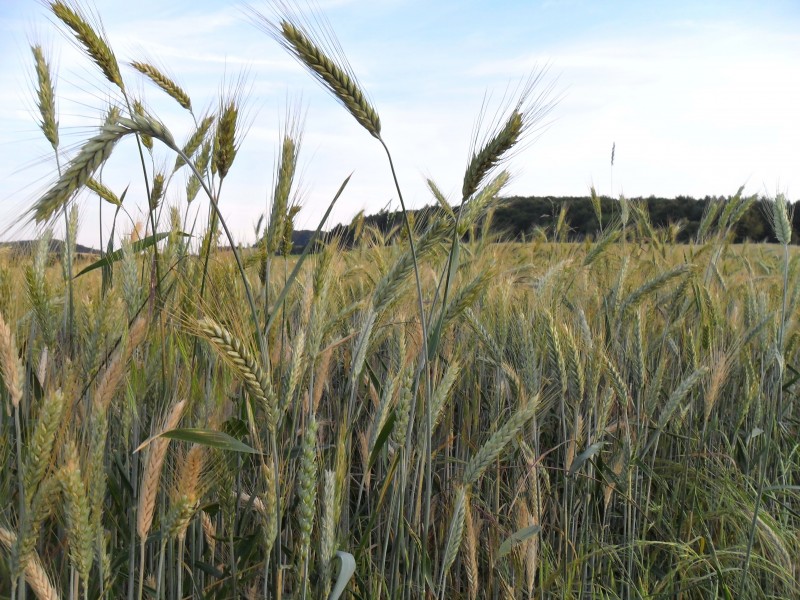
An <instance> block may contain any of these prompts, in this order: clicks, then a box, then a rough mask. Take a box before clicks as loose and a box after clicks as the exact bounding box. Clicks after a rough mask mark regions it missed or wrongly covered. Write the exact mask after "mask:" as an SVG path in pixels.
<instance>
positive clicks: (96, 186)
mask: <svg viewBox="0 0 800 600" xmlns="http://www.w3.org/2000/svg"><path fill="white" fill-rule="evenodd" d="M86 187H87V188H89V189H90V190H92V191H93V192H94V193H95V194H97V195H98V196H100V197H101V198H102V199H103V200H105V201H106V202H108V203H109V204H113V205H114V206H122V200H120V199H119V198H118V197H117V195H116V194H115V193H114V192H112V191H111V190H110V189H109V188H107V187H106V186H105V185H103V184H102V183H100V182H99V181H97V180H96V179H93V178H91V177H90V178H89V179H88V180H87V182H86Z"/></svg>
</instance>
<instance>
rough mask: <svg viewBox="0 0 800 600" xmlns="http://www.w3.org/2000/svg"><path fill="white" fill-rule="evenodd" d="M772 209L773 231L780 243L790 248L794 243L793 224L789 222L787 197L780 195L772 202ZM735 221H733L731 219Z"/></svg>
mask: <svg viewBox="0 0 800 600" xmlns="http://www.w3.org/2000/svg"><path fill="white" fill-rule="evenodd" d="M771 207H772V229H773V231H774V232H775V237H776V238H778V243H779V244H782V245H784V246H788V245H789V244H790V243H791V241H792V224H791V222H790V221H789V209H788V208H787V202H786V197H785V196H784V195H783V194H778V196H777V198H775V199H774V200H773V201H772V202H771ZM731 220H733V219H731Z"/></svg>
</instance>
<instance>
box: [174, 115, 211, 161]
mask: <svg viewBox="0 0 800 600" xmlns="http://www.w3.org/2000/svg"><path fill="white" fill-rule="evenodd" d="M213 124H214V117H213V116H207V117H205V118H204V119H203V120H202V121H200V124H199V125H198V126H197V129H195V130H194V133H192V135H191V136H190V137H189V139H188V140H186V144H184V146H183V149H182V150H181V152H182V154H178V156H177V157H176V158H175V166H174V167H173V168H172V172H173V173H174V172H175V171H177V170H178V169H180V168H181V167H182V166H184V165H185V164H186V161H185V160H184V159H183V155H185V156H186V157H188V158H192V157H193V156H194V154H195V152H197V150H198V149H199V148H200V146H201V145H202V143H203V140H205V139H206V135H207V134H208V130H209V129H211V125H213ZM203 171H205V169H200V172H201V173H202V172H203Z"/></svg>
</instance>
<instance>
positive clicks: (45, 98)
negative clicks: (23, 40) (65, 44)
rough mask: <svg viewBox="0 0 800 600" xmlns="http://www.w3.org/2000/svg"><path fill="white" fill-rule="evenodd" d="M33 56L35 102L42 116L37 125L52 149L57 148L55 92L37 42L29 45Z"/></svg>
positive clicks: (46, 63)
mask: <svg viewBox="0 0 800 600" xmlns="http://www.w3.org/2000/svg"><path fill="white" fill-rule="evenodd" d="M31 51H32V52H33V58H34V60H35V62H36V81H37V83H38V85H37V88H36V97H37V103H36V106H37V107H38V108H39V114H40V115H41V117H42V120H41V122H40V123H39V127H40V128H41V129H42V133H44V137H46V138H47V141H48V142H50V145H51V146H53V150H56V149H57V148H58V121H56V92H55V87H54V85H53V78H52V75H51V73H50V64H49V63H48V62H47V60H46V59H45V57H44V52H43V51H42V47H41V46H39V45H38V44H37V45H35V46H31Z"/></svg>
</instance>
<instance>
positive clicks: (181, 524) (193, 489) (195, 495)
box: [171, 444, 205, 539]
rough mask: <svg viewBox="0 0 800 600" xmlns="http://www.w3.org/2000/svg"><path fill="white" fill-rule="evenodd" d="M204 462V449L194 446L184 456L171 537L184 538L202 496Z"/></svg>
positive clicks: (198, 445)
mask: <svg viewBox="0 0 800 600" xmlns="http://www.w3.org/2000/svg"><path fill="white" fill-rule="evenodd" d="M204 461H205V447H204V446H201V445H200V444H194V445H192V447H191V448H190V449H189V452H188V453H187V454H186V456H185V458H184V460H183V463H182V465H181V467H180V470H179V475H178V486H177V490H176V491H177V494H176V495H177V497H178V502H177V506H178V507H179V508H178V510H177V511H176V517H175V520H174V523H172V530H171V535H173V536H176V537H178V538H179V539H181V538H184V537H185V536H186V528H187V527H188V526H189V521H190V520H191V518H192V515H193V514H194V510H195V508H196V507H197V501H198V500H199V499H200V496H201V495H202V486H201V483H202V480H201V476H202V472H203V463H204Z"/></svg>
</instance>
